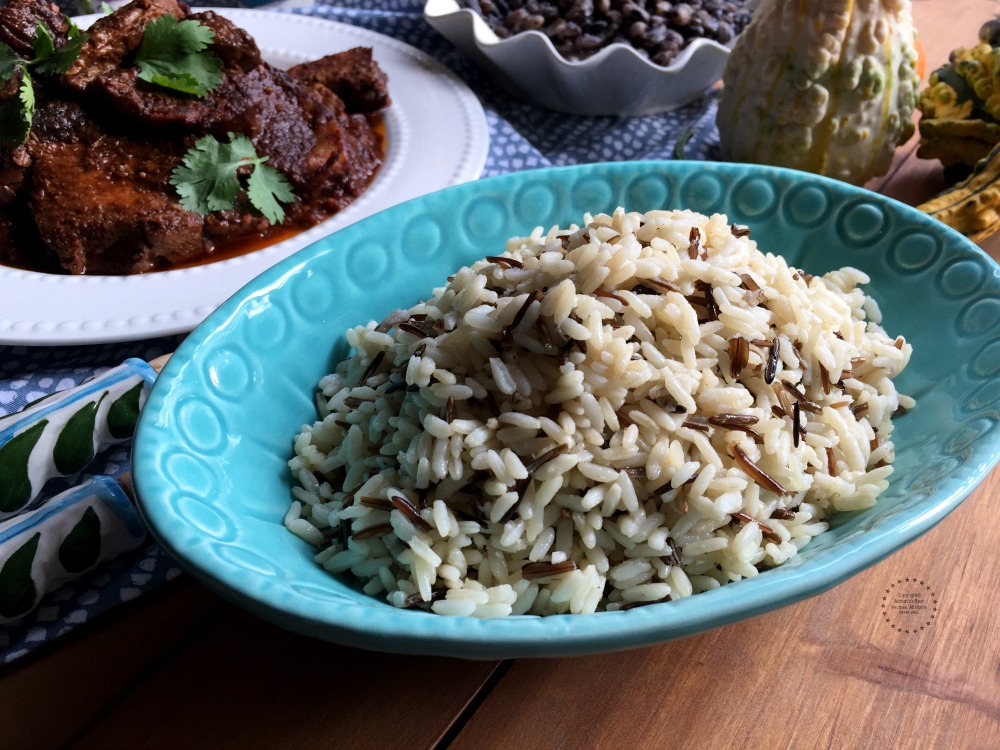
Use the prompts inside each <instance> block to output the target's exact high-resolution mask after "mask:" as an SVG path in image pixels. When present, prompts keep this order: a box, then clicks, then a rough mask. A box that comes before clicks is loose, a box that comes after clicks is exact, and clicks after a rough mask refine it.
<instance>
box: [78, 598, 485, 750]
mask: <svg viewBox="0 0 1000 750" xmlns="http://www.w3.org/2000/svg"><path fill="white" fill-rule="evenodd" d="M496 666H497V662H474V661H458V660H453V659H435V658H424V657H405V656H394V655H388V654H378V653H370V652H366V651H360V650H357V649H351V648H345V647H341V646H336V645H333V644H330V643H325V642H322V641H318V640H315V639H312V638H308V637H305V636H299V635H295V634H292V633H289V632H286V631H284V630H282V629H280V628H278V627H276V626H273V625H270V624H268V623H265V622H264V621H262V620H260V619H258V618H256V617H254V616H252V615H249V614H247V613H245V612H242V611H241V610H238V609H236V608H234V607H228V606H227V607H226V609H225V611H224V613H223V615H222V616H221V617H219V618H218V619H217V620H215V621H213V622H212V624H211V625H210V626H209V627H208V628H206V629H205V631H204V632H203V633H201V634H200V635H199V636H198V637H197V638H196V639H195V640H193V641H192V642H191V643H190V644H188V645H187V647H186V648H185V649H183V650H182V651H181V652H180V653H178V654H176V655H175V656H174V657H173V658H172V659H171V660H170V662H169V663H168V664H165V665H163V667H162V668H161V669H160V670H159V671H158V672H157V673H156V674H154V675H152V676H151V677H150V678H149V679H147V680H146V681H145V682H144V683H143V684H142V685H141V686H139V687H138V688H137V689H136V690H135V692H134V693H132V695H130V696H129V697H128V698H127V699H126V700H124V701H123V702H122V703H121V704H120V705H118V706H117V707H116V708H115V709H114V710H113V711H111V712H109V713H108V714H107V715H106V716H104V717H103V718H102V719H101V720H100V721H99V722H97V724H96V725H95V726H93V727H92V728H91V729H90V730H89V731H87V732H85V733H84V734H83V735H82V736H81V737H80V738H79V740H78V741H77V742H76V743H74V744H73V747H77V748H99V749H102V750H103V749H104V748H108V747H128V748H136V749H137V748H164V747H170V748H185V749H186V750H191V749H192V748H202V747H203V748H212V750H221V748H241V749H242V748H248V747H266V748H272V749H274V750H278V749H279V748H290V749H294V750H309V749H310V748H329V747H342V748H351V749H352V750H356V749H357V750H363V748H377V749H378V750H391V749H392V748H406V749H407V750H413V749H415V748H432V747H434V746H435V745H436V744H437V742H438V741H439V740H440V738H441V737H442V736H443V735H444V734H445V733H446V732H447V731H448V730H449V728H450V727H451V725H452V724H453V722H455V721H456V719H457V718H458V717H459V716H460V715H461V714H462V712H463V710H464V709H465V707H466V705H467V704H468V703H469V701H470V700H471V699H472V698H473V697H474V696H475V695H476V693H477V692H478V691H479V690H480V689H481V688H482V686H483V685H484V684H485V683H486V682H487V680H488V679H489V677H490V675H491V674H492V672H493V670H494V669H495V668H496Z"/></svg>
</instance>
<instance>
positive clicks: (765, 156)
mask: <svg viewBox="0 0 1000 750" xmlns="http://www.w3.org/2000/svg"><path fill="white" fill-rule="evenodd" d="M915 41H916V32H915V30H914V27H913V21H912V16H911V10H910V2H909V0H762V2H761V4H760V6H759V7H758V8H757V10H756V11H755V12H754V16H753V19H752V20H751V22H750V24H749V26H747V28H746V29H745V30H744V31H743V33H742V34H740V36H739V37H737V41H736V44H735V45H734V48H733V51H732V54H731V55H730V58H729V61H728V63H727V65H726V69H725V73H724V74H723V83H724V88H723V90H722V94H721V96H720V100H719V111H718V115H717V124H718V127H719V140H720V147H721V155H722V158H723V159H725V160H728V161H740V162H754V163H759V164H773V165H777V166H784V167H792V168H794V169H801V170H805V171H809V172H815V173H817V174H823V175H828V176H830V177H835V178H837V179H840V180H844V181H846V182H851V183H854V184H863V183H865V182H867V181H868V180H869V179H871V178H872V177H875V176H878V175H880V174H884V173H885V172H886V171H887V170H888V168H889V165H890V164H891V163H892V157H893V154H894V152H895V149H896V147H897V146H898V145H899V144H900V143H903V142H904V141H906V140H908V139H909V138H910V136H911V135H913V131H914V127H913V121H912V114H913V110H914V107H915V106H916V102H917V95H918V91H919V88H920V76H919V75H918V73H917V62H918V56H917V50H916V46H915Z"/></svg>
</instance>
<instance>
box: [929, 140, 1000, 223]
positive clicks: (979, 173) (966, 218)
mask: <svg viewBox="0 0 1000 750" xmlns="http://www.w3.org/2000/svg"><path fill="white" fill-rule="evenodd" d="M917 208H919V209H920V210H921V211H924V212H926V213H928V214H930V215H931V216H933V217H934V218H935V219H939V220H940V221H943V222H944V223H945V224H947V225H948V226H950V227H952V228H953V229H957V230H958V231H959V232H961V233H962V234H964V235H965V236H966V237H968V238H969V239H971V240H972V241H973V242H979V241H981V240H984V239H986V238H987V237H989V236H990V235H991V234H993V233H994V232H996V231H997V229H1000V145H997V146H994V147H993V150H992V151H990V152H989V153H988V154H987V155H986V156H985V157H984V158H983V159H980V161H979V162H978V163H977V164H976V166H975V168H974V169H973V170H972V174H971V175H970V176H969V177H968V178H967V179H966V180H964V181H962V182H960V183H959V184H958V185H955V186H954V187H953V188H951V189H949V190H946V191H945V192H943V193H941V194H939V195H937V196H935V197H934V198H932V199H931V200H929V201H927V202H926V203H923V204H921V205H920V206H917Z"/></svg>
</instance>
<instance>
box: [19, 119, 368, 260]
mask: <svg viewBox="0 0 1000 750" xmlns="http://www.w3.org/2000/svg"><path fill="white" fill-rule="evenodd" d="M372 127H373V130H374V131H375V134H376V135H377V136H378V139H379V146H380V148H379V150H380V152H381V155H382V158H383V159H384V158H385V150H386V137H385V121H384V120H383V119H382V117H381V116H379V117H376V118H375V121H374V122H373V123H372ZM377 175H378V171H377V170H376V172H375V174H373V175H372V179H371V180H370V181H369V183H368V184H369V185H371V181H373V180H374V179H375V177H376V176H377ZM362 195H363V193H362ZM332 215H333V214H331V216H332ZM328 218H330V217H329V216H326V217H324V219H328ZM314 226H316V224H298V225H286V224H276V225H274V226H271V227H270V228H269V229H267V230H266V231H265V232H262V233H261V234H256V235H247V236H244V237H237V238H235V239H232V240H224V241H222V242H219V243H218V244H216V246H215V249H214V250H212V252H210V253H206V254H205V255H203V256H201V257H199V258H192V259H191V260H188V261H185V262H183V263H177V264H176V265H174V266H171V267H170V268H163V269H157V270H155V271H148V272H147V273H161V272H163V271H173V270H177V269H180V268H192V267H194V266H204V265H208V264H209V263H217V262H218V261H221V260H228V259H229V258H236V257H239V256H241V255H249V254H250V253H253V252H256V251H257V250H261V249H263V248H265V247H269V246H271V245H276V244H278V243H279V242H284V241H285V240H287V239H290V238H292V237H294V236H295V235H297V234H298V233H299V232H304V231H305V230H307V229H310V228H311V227H314ZM31 260H36V258H32V259H30V260H27V262H23V263H10V262H6V263H0V266H3V265H7V266H9V267H12V268H20V269H22V270H24V271H36V272H39V273H61V269H56V270H53V269H52V268H50V267H48V266H46V264H45V262H44V260H42V259H38V260H37V262H31Z"/></svg>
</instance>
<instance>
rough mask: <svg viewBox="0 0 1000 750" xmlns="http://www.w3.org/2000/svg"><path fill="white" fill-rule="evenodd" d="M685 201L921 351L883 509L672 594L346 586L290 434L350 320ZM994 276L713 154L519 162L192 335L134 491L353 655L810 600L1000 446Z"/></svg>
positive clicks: (930, 224) (139, 450) (231, 569)
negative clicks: (294, 488) (627, 601)
mask: <svg viewBox="0 0 1000 750" xmlns="http://www.w3.org/2000/svg"><path fill="white" fill-rule="evenodd" d="M619 205H620V206H624V207H625V208H626V209H628V210H637V211H647V210H651V209H654V208H689V209H692V210H695V211H699V212H701V213H706V214H709V213H714V212H724V213H726V214H728V216H729V218H730V220H731V221H732V222H735V223H738V224H746V225H748V226H749V227H750V228H751V230H752V232H753V235H752V236H753V237H754V238H755V239H756V240H757V242H758V244H759V246H760V248H761V249H762V250H764V251H766V252H774V253H777V254H781V255H784V256H785V257H787V258H788V259H789V261H790V262H791V263H792V264H794V265H795V266H797V267H800V268H802V269H804V270H805V271H807V272H808V273H812V274H819V273H824V272H826V271H829V270H832V269H834V268H839V267H841V266H845V265H851V266H855V267H857V268H860V269H861V270H863V271H865V272H866V273H868V274H869V275H870V276H871V279H872V281H871V284H869V285H868V286H867V287H866V291H867V293H868V294H869V295H871V296H873V297H874V298H875V299H876V300H877V302H878V304H879V306H880V307H881V310H882V314H883V318H884V325H885V328H886V330H887V331H890V332H891V333H892V334H894V335H895V334H902V335H903V336H905V337H906V338H907V340H908V341H909V342H910V343H911V344H912V345H913V356H912V359H911V362H910V365H909V366H908V368H907V369H906V370H905V371H904V372H903V374H902V375H901V376H900V378H899V379H898V380H897V386H898V388H899V390H900V391H901V392H902V393H906V394H908V395H910V396H913V397H914V398H915V399H916V402H917V406H916V408H915V409H913V410H912V411H911V412H909V413H907V414H906V415H905V416H903V417H902V418H899V419H898V421H897V423H896V430H895V432H894V442H895V443H896V461H895V467H896V471H895V473H894V474H893V475H892V477H891V484H890V487H889V489H888V490H887V491H886V492H885V493H884V494H883V495H882V496H881V498H880V499H879V502H878V503H877V505H876V506H875V507H873V508H871V509H868V510H865V511H858V512H854V513H844V514H841V515H839V516H835V517H834V522H833V524H832V528H831V529H830V531H828V532H827V533H825V534H823V535H821V536H820V537H818V538H817V539H816V540H815V541H813V542H812V543H811V544H809V545H808V546H806V547H805V549H804V550H803V551H802V552H801V553H800V554H799V555H798V556H797V557H795V558H792V559H791V560H790V561H789V562H787V563H786V564H784V565H782V566H780V567H778V568H775V569H772V570H768V571H766V572H764V573H762V574H761V575H759V576H757V577H755V578H752V579H747V580H743V581H740V582H738V583H733V584H729V585H727V586H723V587H721V588H719V589H715V590H711V591H708V592H705V593H700V594H697V595H695V596H692V597H689V598H686V599H682V600H679V601H676V602H668V603H659V604H652V605H649V606H645V607H638V608H634V609H630V610H627V611H624V612H602V613H597V614H589V615H558V616H549V617H534V616H515V617H510V618H504V619H496V620H479V619H474V618H468V617H444V616H440V615H435V614H432V613H427V612H421V611H413V610H401V609H396V608H394V607H392V606H390V605H389V604H387V603H386V602H384V601H383V600H381V599H377V598H372V597H369V596H367V595H365V594H364V593H362V592H360V591H359V590H358V589H357V588H356V587H355V586H354V585H353V584H352V582H351V581H350V580H349V579H347V578H339V577H333V576H331V575H330V574H328V573H326V572H325V571H323V570H322V569H321V568H320V567H319V566H318V565H316V564H315V563H314V562H313V560H312V555H313V549H312V548H311V547H309V546H308V545H307V544H306V543H305V542H303V541H302V540H300V539H299V538H298V537H296V536H294V535H293V534H292V533H290V532H289V531H288V530H287V529H286V528H285V527H284V526H283V518H284V514H285V512H286V510H287V509H288V506H289V503H290V494H289V493H290V487H291V477H290V476H289V472H288V470H287V467H286V462H287V460H288V458H289V457H290V455H291V452H292V439H293V437H294V435H295V434H296V433H297V432H298V430H299V428H300V426H301V425H302V424H304V423H311V422H312V421H313V420H314V418H315V411H314V406H313V392H314V388H315V386H316V383H317V381H318V380H319V378H320V377H321V376H322V375H324V374H326V373H328V372H331V371H332V369H333V366H334V364H335V362H337V361H338V360H340V359H342V358H343V357H345V356H346V355H347V353H348V349H347V344H346V342H345V340H344V338H343V332H344V331H345V329H346V328H347V327H349V326H352V325H356V324H361V323H365V322H367V321H368V320H371V319H375V320H379V319H381V318H382V317H384V316H385V315H386V314H387V313H388V312H389V311H391V310H393V309H396V308H399V307H407V306H410V305H412V304H415V303H416V302H417V301H419V300H421V299H424V298H426V297H428V296H430V294H431V291H432V289H433V288H434V287H435V286H439V285H441V284H442V283H443V280H444V279H445V278H446V277H447V276H448V275H449V274H451V273H452V272H453V271H455V270H456V269H457V268H459V267H460V266H462V265H464V264H468V263H471V262H473V261H474V260H477V259H480V258H482V257H484V256H485V255H490V254H499V253H500V252H501V251H502V249H503V245H504V242H505V240H506V239H507V238H508V237H510V236H513V235H522V234H528V233H530V232H531V230H532V229H533V228H535V227H536V226H542V227H545V228H549V227H550V226H552V225H556V224H559V225H566V224H569V223H580V221H581V219H582V216H583V214H584V213H585V212H591V213H596V212H600V211H607V212H610V211H612V210H614V209H615V208H616V207H617V206H619ZM998 419H1000V268H998V266H997V264H996V263H995V262H994V261H993V260H991V259H990V258H989V256H987V255H986V254H985V253H984V252H983V251H982V250H980V249H979V248H978V247H977V246H975V245H974V244H972V243H971V242H969V241H968V240H967V239H966V238H964V237H962V236H961V235H959V234H958V233H956V232H954V231H953V230H951V229H950V228H948V227H946V226H944V225H943V224H940V223H938V222H936V221H935V220H933V219H931V218H929V217H928V216H926V215H924V214H922V213H920V212H919V211H916V210H915V209H912V208H910V207H908V206H905V205H903V204H901V203H898V202H895V201H892V200H889V199H886V198H884V197H881V196H879V195H877V194H874V193H871V192H868V191H865V190H863V189H859V188H854V187H851V186H849V185H846V184H843V183H840V182H836V181H833V180H829V179H825V178H821V177H817V176H814V175H810V174H805V173H800V172H794V171H789V170H782V169H769V168H765V167H760V166H748V165H738V164H723V163H711V162H622V163H614V164H595V165H586V166H578V167H563V168H553V169H546V170H538V171H528V172H519V173H514V174H510V175H505V176H502V177H496V178H490V179H485V180H480V181H477V182H472V183H467V184H464V185H460V186H457V187H453V188H448V189H445V190H442V191H440V192H436V193H432V194H430V195H427V196H424V197H421V198H417V199H415V200H412V201H409V202H407V203H403V204H400V205H398V206H395V207H393V208H390V209H388V210H386V211H384V212H382V213H379V214H377V215H375V216H372V217H370V218H368V219H364V220H362V221H359V222H358V223H356V224H353V225H351V226H349V227H347V228H345V229H342V230H340V231H338V232H336V233H335V234H333V235H330V236H329V237H326V238H325V239H322V240H320V241H319V242H317V243H316V244H314V245H312V246H310V247H308V248H306V249H305V250H302V251H300V252H299V253H298V254H296V255H295V256H293V257H291V258H289V259H287V260H285V261H283V262H281V263H279V264H278V265H276V266H274V267H272V268H271V269H269V270H268V271H266V272H265V273H263V274H262V275H261V276H259V277H258V278H257V279H255V280H254V281H252V282H251V283H250V284H248V285H247V286H245V287H244V288H243V289H242V290H241V291H240V292H238V293H237V294H236V295H235V296H233V297H232V298H230V299H229V300H228V301H227V302H225V303H224V304H223V305H222V306H221V307H220V308H219V309H218V310H217V311H216V312H215V313H213V314H212V315H211V316H210V317H209V318H208V319H207V320H206V321H205V322H204V323H203V324H202V325H201V326H199V327H198V328H197V329H196V330H195V331H194V332H193V333H192V334H191V335H190V336H189V337H188V338H187V339H186V340H185V341H184V343H183V344H182V345H181V346H180V347H179V349H178V350H177V352H176V353H175V354H174V356H173V357H172V358H171V359H170V361H169V362H168V363H167V366H166V367H165V368H164V370H163V372H162V373H161V375H160V377H159V379H158V380H157V382H156V384H155V386H154V387H153V389H152V392H151V394H150V396H149V399H148V401H147V402H146V405H145V408H144V410H143V412H142V415H141V418H140V422H139V426H138V431H137V435H136V439H135V445H134V456H133V458H134V465H133V473H134V476H135V482H136V488H137V491H138V495H139V500H140V507H141V510H142V513H143V515H144V517H145V519H146V521H147V522H148V524H149V527H150V529H151V530H152V533H153V535H154V536H155V538H156V539H157V540H158V541H159V542H160V543H161V544H162V545H163V547H164V548H165V549H166V550H167V552H169V553H170V554H171V555H173V556H174V557H175V558H176V559H177V560H178V561H179V562H180V563H181V565H182V566H183V567H184V568H185V569H187V570H188V571H189V572H190V573H191V574H192V575H194V576H195V577H196V578H197V579H198V580H200V581H201V582H202V583H204V584H205V585H207V586H208V587H209V588H211V589H213V590H214V591H216V592H217V593H219V594H221V595H222V596H223V597H225V598H228V599H229V600H231V601H233V602H235V603H237V604H239V605H242V606H243V607H245V608H247V609H248V610H250V611H251V612H253V613H255V614H257V615H259V616H261V617H263V618H265V619H267V620H270V621H272V622H274V623H277V624H278V625H282V626H284V627H286V628H288V629H290V630H293V631H296V632H300V633H305V634H308V635H311V636H315V637H318V638H322V639H326V640H330V641H334V642H338V643H342V644H347V645H351V646H356V647H361V648H366V649H376V650H382V651H391V652H399V653H411V654H437V655H443V656H453V657H465V658H490V659H494V658H510V657H522V656H565V655H573V654H584V653H594V652H601V651H613V650H620V649H627V648H634V647H639V646H645V645H649V644H653V643H657V642H661V641H665V640H669V639H672V638H678V637H682V636H688V635H692V634H694V633H698V632H701V631H704V630H707V629H710V628H714V627H718V626H722V625H726V624H729V623H733V622H737V621H739V620H741V619H744V618H747V617H750V616H753V615H757V614H761V613H763V612H767V611H770V610H773V609H775V608H778V607H782V606H785V605H788V604H791V603H793V602H796V601H799V600H801V599H804V598H806V597H809V596H813V595H815V594H819V593H821V592H823V591H825V590H826V589H829V588H830V587H832V586H835V585H836V584H838V583H840V582H841V581H843V580H844V579H846V578H848V577H850V576H852V575H854V574H856V573H858V572H859V571H861V570H864V569H865V568H867V567H869V566H871V565H873V564H874V563H876V562H878V561H879V560H881V559H883V558H884V557H886V556H887V555H890V554H892V553H893V552H894V551H896V550H898V549H900V548H901V547H903V546H904V545H906V544H908V543H909V542H911V541H913V540H914V539H916V538H917V537H919V536H920V535H921V534H923V533H924V532H926V531H927V530H928V529H930V528H932V527H933V526H934V525H935V524H936V523H938V522H939V521H940V520H941V519H942V518H944V517H945V516H946V515H947V514H948V513H949V512H950V511H952V510H953V509H954V508H955V507H956V506H958V504H959V503H960V502H961V501H962V500H963V499H964V498H965V497H966V496H967V495H968V494H969V493H970V492H971V491H972V489H973V488H974V487H975V486H976V485H977V484H978V483H979V482H980V481H981V480H982V479H983V478H984V477H985V476H986V475H987V473H988V472H989V471H990V469H991V468H992V467H993V466H994V464H995V463H996V462H997V460H998V458H1000V430H998V429H997V422H998Z"/></svg>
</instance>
